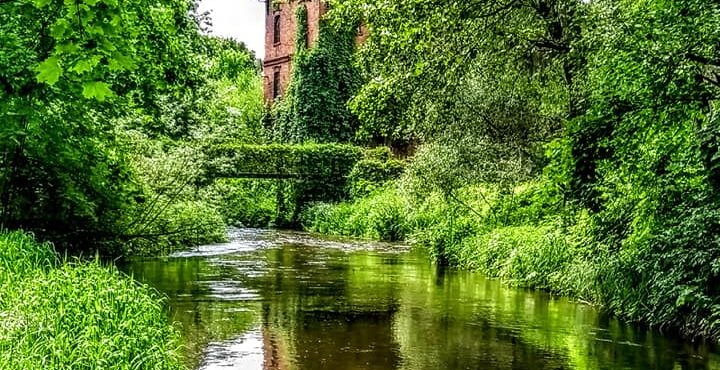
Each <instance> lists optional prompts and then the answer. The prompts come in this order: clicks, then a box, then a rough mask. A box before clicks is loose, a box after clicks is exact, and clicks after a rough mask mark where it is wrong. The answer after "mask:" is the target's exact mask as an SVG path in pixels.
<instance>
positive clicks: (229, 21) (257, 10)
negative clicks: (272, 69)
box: [200, 0, 265, 59]
mask: <svg viewBox="0 0 720 370" xmlns="http://www.w3.org/2000/svg"><path fill="white" fill-rule="evenodd" d="M204 11H210V12H211V13H210V16H211V17H212V24H213V26H212V34H213V35H217V36H222V37H230V38H234V39H236V40H238V41H242V42H244V43H245V44H246V45H247V46H248V48H250V49H251V50H253V51H255V55H256V56H257V57H258V58H261V59H262V58H264V57H265V3H264V2H262V1H261V0H202V1H201V2H200V12H204Z"/></svg>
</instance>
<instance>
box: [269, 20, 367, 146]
mask: <svg viewBox="0 0 720 370" xmlns="http://www.w3.org/2000/svg"><path fill="white" fill-rule="evenodd" d="M296 18H297V24H298V31H297V36H296V54H295V59H294V65H293V74H292V79H291V82H290V86H289V87H288V91H287V93H286V96H285V98H284V99H283V100H282V101H281V102H278V103H277V104H275V107H274V109H273V116H274V120H275V122H274V129H273V136H274V139H275V140H278V141H282V142H292V143H299V142H306V141H313V142H321V143H323V142H324V143H327V142H349V141H351V140H353V139H354V137H355V131H356V130H357V127H358V121H357V118H356V116H355V115H353V114H352V113H351V112H350V111H349V110H348V108H347V102H348V101H349V100H350V99H351V98H352V97H353V95H354V93H355V92H356V91H357V88H358V87H359V85H360V82H361V81H360V77H359V73H358V70H357V69H356V67H355V63H354V56H353V54H354V50H355V36H356V29H357V27H356V26H357V22H356V21H355V20H346V21H344V22H341V24H340V23H338V24H336V23H332V24H331V23H330V22H328V21H327V20H326V19H322V20H321V21H320V32H319V33H320V34H319V38H318V40H317V42H316V44H315V45H313V47H306V45H307V40H308V20H307V9H306V8H305V7H304V6H300V7H298V8H297V11H296Z"/></svg>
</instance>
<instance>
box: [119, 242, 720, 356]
mask: <svg viewBox="0 0 720 370" xmlns="http://www.w3.org/2000/svg"><path fill="white" fill-rule="evenodd" d="M124 268H125V269H126V270H127V271H128V272H131V273H133V274H134V276H135V277H136V278H137V279H139V280H141V281H144V282H147V283H149V284H150V285H153V286H155V287H156V288H158V289H159V290H161V291H163V292H165V293H167V294H168V296H169V297H170V307H171V314H172V317H173V319H174V320H176V321H177V322H178V323H179V325H180V327H181V328H182V332H183V337H184V340H185V343H186V347H187V353H188V363H189V364H190V365H191V366H192V367H193V368H200V369H230V368H232V369H248V370H253V369H277V370H279V369H283V370H285V369H297V370H320V369H348V370H352V369H367V370H369V369H374V370H390V369H403V370H425V369H427V370H430V369H598V370H600V369H668V370H671V369H672V370H674V369H688V370H694V369H720V366H719V365H718V364H719V360H720V358H719V357H718V356H717V354H716V353H715V352H714V351H712V350H710V349H709V348H708V347H707V346H704V345H701V344H691V343H685V342H682V341H679V340H674V339H672V338H668V337H664V336H662V335H659V334H658V333H656V332H652V331H646V330H641V329H637V328H634V327H632V326H629V325H623V324H621V323H619V322H618V321H617V320H614V319H612V318H609V317H606V316H603V315H599V314H598V313H597V312H596V311H595V310H593V309H592V308H590V307H587V306H583V305H578V304H574V303H572V302H569V301H567V300H564V299H556V298H553V297H550V296H548V295H546V294H543V293H538V292H529V291H523V290H515V289H507V288H504V287H502V286H501V285H500V284H499V283H497V282H495V281H490V280H487V279H484V278H483V277H482V276H480V275H478V274H473V273H468V272H458V271H452V270H447V271H438V270H437V269H435V268H434V267H432V266H431V265H429V264H428V263H427V261H426V260H425V259H424V258H423V257H422V256H418V255H416V254H414V253H410V252H408V250H407V248H403V247H393V246H388V245H370V244H363V243H352V244H348V243H343V242H338V241H335V242H326V241H321V240H317V239H313V238H311V237H309V236H308V235H306V234H297V233H282V232H269V231H256V230H238V231H236V232H235V234H234V235H233V242H232V243H229V244H225V245H219V246H207V247H202V248H199V249H197V250H193V251H188V252H185V253H182V254H178V255H176V256H173V257H172V258H168V259H154V260H142V261H140V260H139V261H134V262H131V263H130V264H128V265H127V266H125V267H124Z"/></svg>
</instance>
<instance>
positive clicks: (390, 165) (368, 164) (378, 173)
mask: <svg viewBox="0 0 720 370" xmlns="http://www.w3.org/2000/svg"><path fill="white" fill-rule="evenodd" d="M404 169H405V166H404V164H403V162H401V161H398V160H394V159H388V160H385V161H380V160H376V159H363V160H361V161H358V162H357V163H356V164H355V166H354V167H353V168H352V171H350V174H348V180H347V182H348V193H349V194H350V197H351V198H360V197H363V196H366V195H368V194H370V193H372V192H373V191H375V190H377V189H378V188H380V187H381V186H383V185H384V184H385V183H387V182H388V181H391V180H395V179H397V178H398V177H400V175H401V174H402V172H403V170H404Z"/></svg>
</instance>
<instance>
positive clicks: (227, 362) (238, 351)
mask: <svg viewBox="0 0 720 370" xmlns="http://www.w3.org/2000/svg"><path fill="white" fill-rule="evenodd" d="M262 364H263V337H262V333H261V332H260V331H259V330H257V329H256V330H252V331H250V332H247V333H245V334H243V335H241V336H239V337H238V338H236V339H233V340H230V341H227V342H222V343H211V344H210V345H209V346H208V347H207V349H206V351H205V356H204V358H203V360H202V364H201V365H200V370H216V369H247V370H250V369H261V368H262Z"/></svg>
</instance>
